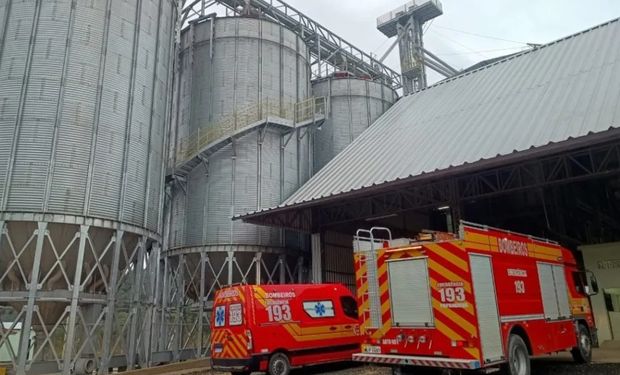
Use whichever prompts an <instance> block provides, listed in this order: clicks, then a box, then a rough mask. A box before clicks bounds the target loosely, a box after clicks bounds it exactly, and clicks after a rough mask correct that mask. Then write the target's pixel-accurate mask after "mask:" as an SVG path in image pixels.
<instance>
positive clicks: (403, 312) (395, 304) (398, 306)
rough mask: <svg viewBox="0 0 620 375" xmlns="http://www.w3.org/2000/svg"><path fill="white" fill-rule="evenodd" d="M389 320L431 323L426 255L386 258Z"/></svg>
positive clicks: (404, 322)
mask: <svg viewBox="0 0 620 375" xmlns="http://www.w3.org/2000/svg"><path fill="white" fill-rule="evenodd" d="M388 273H389V283H390V299H391V301H392V322H393V324H394V325H396V326H421V327H430V326H432V325H433V308H432V304H431V294H430V293H431V292H430V283H429V277H428V265H427V259H426V258H416V259H406V260H397V261H389V262H388Z"/></svg>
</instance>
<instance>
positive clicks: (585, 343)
mask: <svg viewBox="0 0 620 375" xmlns="http://www.w3.org/2000/svg"><path fill="white" fill-rule="evenodd" d="M578 332H579V333H578V337H577V346H576V347H574V348H573V350H571V354H572V355H573V359H574V360H575V362H577V363H590V361H591V360H592V338H591V337H590V332H589V331H588V328H586V326H584V325H583V324H579V328H578Z"/></svg>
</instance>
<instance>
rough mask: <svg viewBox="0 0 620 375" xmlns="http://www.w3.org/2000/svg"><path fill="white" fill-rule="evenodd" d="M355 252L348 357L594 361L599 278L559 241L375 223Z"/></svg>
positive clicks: (469, 226)
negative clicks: (395, 233)
mask: <svg viewBox="0 0 620 375" xmlns="http://www.w3.org/2000/svg"><path fill="white" fill-rule="evenodd" d="M380 237H384V238H380ZM354 259H355V277H356V283H357V298H358V305H359V313H360V320H361V330H362V334H365V335H366V338H365V342H364V343H363V344H362V346H361V352H360V353H356V354H354V355H353V359H354V361H359V362H370V363H378V364H384V365H389V366H392V367H393V369H394V371H395V373H399V372H402V370H405V369H407V368H408V367H409V366H423V367H438V368H443V369H445V370H444V371H445V372H454V373H456V372H458V371H463V370H465V371H466V370H478V371H480V372H490V371H496V370H497V369H500V368H503V369H504V370H505V371H506V372H507V373H508V374H510V375H529V374H530V356H536V355H541V354H547V353H554V352H559V351H566V350H568V351H570V352H571V353H572V355H573V358H574V359H575V360H576V361H577V362H581V363H585V362H589V361H590V360H591V356H592V346H595V345H596V344H597V338H596V328H595V324H594V319H593V316H592V311H591V306H590V301H589V298H588V297H589V295H592V294H595V293H597V292H598V286H597V283H596V279H595V278H594V276H593V275H592V274H591V273H586V272H585V271H581V270H580V269H579V268H578V265H577V262H576V260H575V258H574V256H573V254H572V253H571V252H570V251H569V250H567V249H565V248H563V247H561V246H560V245H559V244H558V243H556V242H553V241H550V240H546V239H543V238H537V237H533V236H529V235H524V234H519V233H514V232H510V231H506V230H502V229H497V228H491V227H488V226H483V225H478V224H473V223H468V222H461V225H460V227H459V233H458V235H455V234H449V233H439V232H431V231H426V232H423V233H421V234H420V235H418V236H417V238H415V239H392V235H391V232H390V230H389V229H387V228H377V227H375V228H372V229H371V230H359V231H358V232H357V235H356V236H355V239H354Z"/></svg>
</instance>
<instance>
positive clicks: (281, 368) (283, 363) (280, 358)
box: [269, 353, 291, 375]
mask: <svg viewBox="0 0 620 375" xmlns="http://www.w3.org/2000/svg"><path fill="white" fill-rule="evenodd" d="M290 372H291V363H290V362H289V360H288V357H287V356H286V354H284V353H276V354H274V355H272V356H271V358H270V359H269V375H289V373H290Z"/></svg>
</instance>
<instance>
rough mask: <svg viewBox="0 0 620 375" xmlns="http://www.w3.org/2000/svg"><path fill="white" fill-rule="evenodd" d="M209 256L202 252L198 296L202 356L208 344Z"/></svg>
mask: <svg viewBox="0 0 620 375" xmlns="http://www.w3.org/2000/svg"><path fill="white" fill-rule="evenodd" d="M206 258H207V254H206V253H205V252H204V251H201V252H200V294H199V295H198V302H199V303H200V309H199V310H198V314H199V319H200V320H199V321H198V324H199V327H198V330H199V332H200V350H199V353H200V354H201V356H202V355H203V354H204V355H206V346H207V343H208V341H207V342H205V340H204V337H205V335H204V330H205V326H204V319H205V302H206V298H205V293H206V288H207V287H206V284H205V276H206V275H205V273H206V272H207V260H206ZM207 329H208V325H207ZM203 350H204V351H205V353H203Z"/></svg>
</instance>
